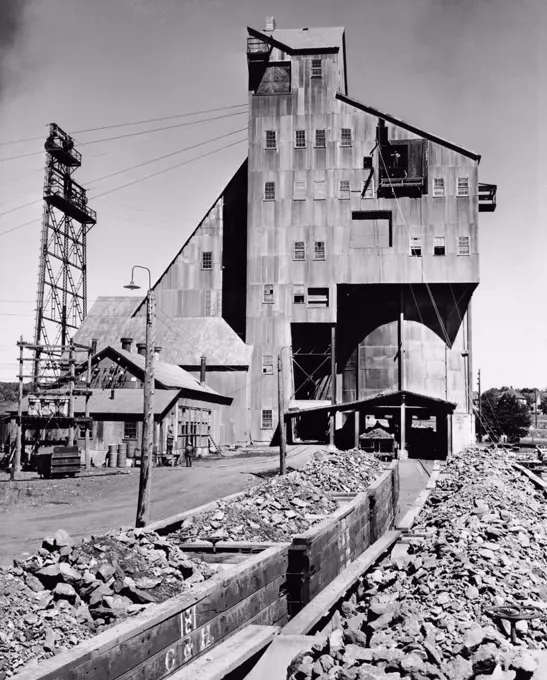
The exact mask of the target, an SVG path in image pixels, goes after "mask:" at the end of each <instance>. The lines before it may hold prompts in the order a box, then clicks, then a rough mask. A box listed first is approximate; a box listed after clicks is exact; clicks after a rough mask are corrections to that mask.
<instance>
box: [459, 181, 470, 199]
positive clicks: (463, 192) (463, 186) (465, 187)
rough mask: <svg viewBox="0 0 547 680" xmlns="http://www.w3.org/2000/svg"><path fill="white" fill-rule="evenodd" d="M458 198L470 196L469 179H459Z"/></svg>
mask: <svg viewBox="0 0 547 680" xmlns="http://www.w3.org/2000/svg"><path fill="white" fill-rule="evenodd" d="M457 182H458V184H457V186H456V196H469V177H458V179H457Z"/></svg>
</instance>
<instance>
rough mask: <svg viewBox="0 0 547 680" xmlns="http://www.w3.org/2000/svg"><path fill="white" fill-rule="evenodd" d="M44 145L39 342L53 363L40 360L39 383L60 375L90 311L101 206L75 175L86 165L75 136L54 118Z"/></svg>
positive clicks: (37, 364) (35, 372)
mask: <svg viewBox="0 0 547 680" xmlns="http://www.w3.org/2000/svg"><path fill="white" fill-rule="evenodd" d="M44 148H45V150H46V168H45V180H44V212H43V218H42V238H41V243H40V266H39V270H38V297H37V305H36V322H35V329H34V344H35V345H37V346H43V349H37V350H36V358H37V359H38V358H39V356H40V354H42V355H43V354H44V353H46V354H47V355H50V356H51V362H49V363H48V362H44V361H43V360H42V361H35V362H34V370H33V375H34V378H35V382H36V381H37V379H38V378H39V376H40V373H44V372H48V373H50V374H51V373H53V374H58V370H56V369H58V368H59V366H58V359H59V358H60V357H61V356H62V354H63V351H64V350H63V348H65V347H66V346H67V345H68V344H69V343H70V341H71V340H72V338H73V335H74V332H75V331H76V329H77V328H78V326H79V325H80V324H81V322H82V321H83V320H84V318H85V316H86V314H87V263H86V236H87V232H88V231H89V230H90V229H91V227H93V225H94V224H96V222H97V215H96V213H95V211H94V210H91V208H89V207H88V205H87V196H86V192H85V189H84V188H83V187H82V186H80V185H79V184H77V183H76V182H75V181H74V180H73V179H72V174H73V173H74V171H75V170H76V169H77V168H79V167H80V166H81V164H82V156H81V154H80V153H79V152H78V151H77V150H76V149H75V148H74V140H73V139H72V137H70V136H69V135H67V134H66V132H64V131H63V130H61V128H60V127H59V126H58V125H56V124H55V123H51V124H50V126H49V136H48V138H47V140H46V143H45V144H44ZM42 358H43V357H42Z"/></svg>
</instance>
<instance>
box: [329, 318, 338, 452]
mask: <svg viewBox="0 0 547 680" xmlns="http://www.w3.org/2000/svg"><path fill="white" fill-rule="evenodd" d="M330 384H331V404H332V405H333V406H334V405H335V404H336V326H335V325H334V324H333V325H332V326H331V329H330ZM335 425H336V414H335V413H334V410H333V411H331V413H330V417H329V447H331V448H334V428H335Z"/></svg>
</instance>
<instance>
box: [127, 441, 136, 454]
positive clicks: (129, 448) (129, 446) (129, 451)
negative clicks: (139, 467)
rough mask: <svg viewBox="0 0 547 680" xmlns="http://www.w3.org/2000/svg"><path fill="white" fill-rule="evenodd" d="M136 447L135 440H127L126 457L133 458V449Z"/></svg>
mask: <svg viewBox="0 0 547 680" xmlns="http://www.w3.org/2000/svg"><path fill="white" fill-rule="evenodd" d="M136 448H137V442H127V457H128V458H135V449H136Z"/></svg>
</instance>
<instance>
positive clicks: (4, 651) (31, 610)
mask: <svg viewBox="0 0 547 680" xmlns="http://www.w3.org/2000/svg"><path fill="white" fill-rule="evenodd" d="M14 564H15V567H14V568H10V569H4V570H1V571H0V621H2V626H1V628H0V680H4V678H6V677H9V676H10V675H12V674H14V673H15V672H19V671H20V670H21V666H22V665H23V664H26V663H27V662H28V661H29V660H33V662H37V661H39V660H41V659H44V658H47V657H50V656H52V655H54V654H57V653H59V652H60V651H62V650H65V649H69V648H70V647H72V646H74V645H76V644H78V643H79V642H81V641H82V640H85V639H86V638H89V637H91V636H92V635H94V634H96V633H98V632H100V631H101V630H102V629H104V628H105V627H106V626H109V625H111V624H115V623H118V622H119V621H120V620H122V619H124V618H126V617H127V616H131V615H134V614H138V613H139V612H140V611H142V610H143V609H145V608H146V607H147V606H149V605H150V604H151V603H155V602H163V601H164V600H166V599H168V598H170V597H173V596H174V595H176V594H178V593H181V592H183V591H184V590H186V589H188V588H189V587H190V586H191V585H192V584H193V583H197V582H200V581H203V580H204V579H206V578H209V577H210V576H212V575H213V573H214V572H213V571H212V570H211V568H210V567H209V566H208V565H207V564H206V563H204V562H201V561H199V560H195V559H192V560H190V559H188V558H187V557H186V556H185V554H184V553H183V552H182V551H180V550H179V549H178V548H177V547H176V546H174V545H172V544H171V543H169V542H168V541H167V540H165V539H164V538H162V537H160V536H158V535H157V534H154V533H152V532H148V533H146V534H143V535H138V534H137V533H136V532H134V531H126V532H121V531H119V532H112V533H110V534H107V535H105V536H100V537H96V538H92V540H90V541H86V542H83V543H79V544H75V542H74V541H73V540H72V539H71V538H70V536H69V535H68V534H67V533H66V532H65V531H62V530H60V531H57V533H56V534H55V536H53V537H48V538H46V539H45V540H44V542H43V544H42V548H40V550H39V551H38V553H37V554H36V555H33V556H32V557H29V558H28V559H25V560H15V562H14Z"/></svg>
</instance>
